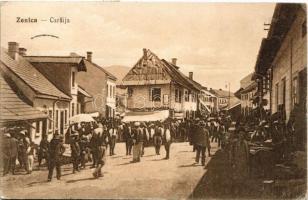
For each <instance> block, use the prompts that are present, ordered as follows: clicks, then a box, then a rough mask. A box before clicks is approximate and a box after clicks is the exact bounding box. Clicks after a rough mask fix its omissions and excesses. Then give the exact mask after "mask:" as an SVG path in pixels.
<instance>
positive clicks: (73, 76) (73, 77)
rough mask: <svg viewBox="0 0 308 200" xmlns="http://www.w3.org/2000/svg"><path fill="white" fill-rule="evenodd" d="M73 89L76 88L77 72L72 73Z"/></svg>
mask: <svg viewBox="0 0 308 200" xmlns="http://www.w3.org/2000/svg"><path fill="white" fill-rule="evenodd" d="M72 87H75V72H72Z"/></svg>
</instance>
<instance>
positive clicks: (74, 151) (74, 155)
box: [70, 132, 80, 174]
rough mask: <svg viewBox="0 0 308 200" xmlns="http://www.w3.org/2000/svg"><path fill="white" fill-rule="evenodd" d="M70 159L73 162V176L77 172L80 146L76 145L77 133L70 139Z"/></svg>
mask: <svg viewBox="0 0 308 200" xmlns="http://www.w3.org/2000/svg"><path fill="white" fill-rule="evenodd" d="M70 146H71V159H72V162H73V174H74V173H75V172H76V171H78V172H79V159H80V146H79V144H78V133H77V132H74V133H73V135H71V139H70Z"/></svg>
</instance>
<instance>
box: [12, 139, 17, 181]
mask: <svg viewBox="0 0 308 200" xmlns="http://www.w3.org/2000/svg"><path fill="white" fill-rule="evenodd" d="M10 148H11V152H10V155H11V158H10V168H11V171H12V174H13V175H14V174H15V168H16V159H17V156H18V140H17V139H16V138H15V137H11V138H10Z"/></svg>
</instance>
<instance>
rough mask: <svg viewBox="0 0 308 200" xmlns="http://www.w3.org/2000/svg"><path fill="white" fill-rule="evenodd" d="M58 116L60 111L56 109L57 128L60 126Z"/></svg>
mask: <svg viewBox="0 0 308 200" xmlns="http://www.w3.org/2000/svg"><path fill="white" fill-rule="evenodd" d="M58 116H59V111H58V110H56V119H55V121H56V128H58Z"/></svg>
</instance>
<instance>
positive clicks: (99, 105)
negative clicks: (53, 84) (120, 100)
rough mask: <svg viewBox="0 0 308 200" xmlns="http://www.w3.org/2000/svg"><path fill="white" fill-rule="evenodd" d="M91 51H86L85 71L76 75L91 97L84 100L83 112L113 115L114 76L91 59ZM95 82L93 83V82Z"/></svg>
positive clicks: (114, 102)
mask: <svg viewBox="0 0 308 200" xmlns="http://www.w3.org/2000/svg"><path fill="white" fill-rule="evenodd" d="M92 56H93V53H92V52H87V57H86V59H85V65H86V67H87V71H86V72H80V73H79V74H78V76H77V77H76V81H77V83H78V84H79V85H80V86H82V87H83V88H84V89H85V90H86V91H87V92H88V93H89V94H90V95H91V96H92V98H87V100H86V101H85V106H84V112H85V113H94V112H99V113H100V115H101V116H102V117H114V115H115V108H116V97H115V96H116V95H115V93H116V80H117V79H116V77H115V76H113V75H112V74H111V73H110V72H108V71H107V70H105V69H103V68H102V67H101V66H99V65H97V64H95V63H94V62H93V61H92ZM93 83H95V84H93Z"/></svg>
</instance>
